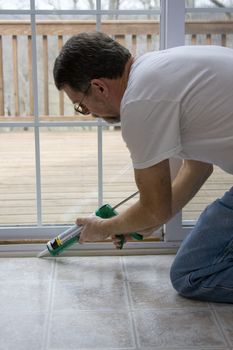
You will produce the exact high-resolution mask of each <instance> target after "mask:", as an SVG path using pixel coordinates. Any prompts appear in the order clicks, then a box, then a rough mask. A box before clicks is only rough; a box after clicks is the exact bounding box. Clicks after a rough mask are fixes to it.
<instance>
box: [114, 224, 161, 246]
mask: <svg viewBox="0 0 233 350" xmlns="http://www.w3.org/2000/svg"><path fill="white" fill-rule="evenodd" d="M156 229H157V228H156V227H154V228H149V229H147V230H143V231H137V233H139V234H140V235H142V236H143V238H144V237H149V236H151V235H152V234H153V233H154V231H155V230H156ZM124 238H125V241H124V243H126V242H132V241H134V242H136V239H135V238H133V237H132V236H131V235H130V234H124ZM112 242H113V244H114V245H115V247H116V249H120V247H121V239H120V238H119V236H117V235H112Z"/></svg>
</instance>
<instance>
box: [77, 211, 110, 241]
mask: <svg viewBox="0 0 233 350" xmlns="http://www.w3.org/2000/svg"><path fill="white" fill-rule="evenodd" d="M103 220H104V219H101V218H100V217H98V216H95V215H93V216H90V217H88V218H77V220H76V224H77V225H79V226H83V229H82V231H81V234H80V237H79V243H81V244H82V243H84V242H99V241H104V240H105V239H107V238H108V237H109V234H108V233H105V232H103V231H102V226H101V223H102V222H103Z"/></svg>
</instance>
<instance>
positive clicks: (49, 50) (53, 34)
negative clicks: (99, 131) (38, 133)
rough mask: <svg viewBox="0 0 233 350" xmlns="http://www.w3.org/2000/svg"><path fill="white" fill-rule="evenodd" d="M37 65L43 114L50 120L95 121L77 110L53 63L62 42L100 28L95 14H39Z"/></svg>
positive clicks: (40, 107) (42, 117)
mask: <svg viewBox="0 0 233 350" xmlns="http://www.w3.org/2000/svg"><path fill="white" fill-rule="evenodd" d="M36 23H37V24H36V30H37V65H38V87H39V115H40V119H41V120H49V121H52V122H53V121H67V122H68V121H78V120H81V121H92V120H95V119H94V118H93V117H91V116H90V115H89V116H83V115H81V114H77V113H75V112H74V107H73V104H72V103H71V101H70V100H69V99H68V97H67V96H66V94H64V92H63V91H60V92H59V91H58V90H57V88H56V86H55V84H54V79H53V66H54V62H55V59H56V57H57V56H58V54H59V51H60V50H61V48H62V46H63V45H64V44H65V42H66V41H67V40H68V39H69V38H70V37H71V36H73V35H76V34H78V33H81V32H83V31H85V32H90V31H95V30H96V20H95V16H91V15H88V16H59V17H57V16H43V17H42V16H37V22H36Z"/></svg>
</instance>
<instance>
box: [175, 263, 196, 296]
mask: <svg viewBox="0 0 233 350" xmlns="http://www.w3.org/2000/svg"><path fill="white" fill-rule="evenodd" d="M189 276H190V271H187V270H186V271H185V269H184V267H183V268H182V271H181V269H180V263H179V259H178V258H176V259H175V261H174V262H173V264H172V266H171V269H170V280H171V284H172V286H173V288H174V289H175V290H176V291H177V292H178V293H179V294H180V295H182V296H184V297H187V298H189V297H190V298H191V297H192V294H193V288H194V287H193V286H191V284H190V281H189Z"/></svg>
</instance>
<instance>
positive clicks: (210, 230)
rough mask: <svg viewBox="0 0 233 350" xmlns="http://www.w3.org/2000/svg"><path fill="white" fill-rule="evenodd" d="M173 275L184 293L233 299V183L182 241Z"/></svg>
mask: <svg viewBox="0 0 233 350" xmlns="http://www.w3.org/2000/svg"><path fill="white" fill-rule="evenodd" d="M170 277H171V282H172V285H173V287H174V288H175V289H176V290H177V291H178V293H179V294H181V295H182V296H184V297H187V298H191V299H198V300H206V301H212V302H220V303H233V187H232V188H231V189H230V190H229V191H228V192H226V193H225V194H224V196H223V197H222V198H221V199H217V200H216V201H214V202H213V203H212V204H210V205H209V206H208V207H207V208H206V209H205V210H204V211H203V213H202V214H201V216H200V218H199V219H198V221H197V223H196V225H195V227H194V228H193V230H192V231H191V233H190V234H189V235H188V236H187V237H186V238H185V240H184V241H183V242H182V244H181V246H180V248H179V250H178V252H177V255H176V257H175V260H174V263H173V264H172V267H171V272H170Z"/></svg>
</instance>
